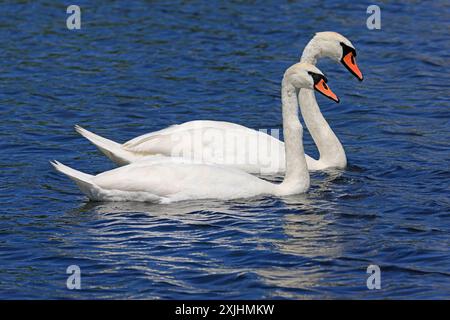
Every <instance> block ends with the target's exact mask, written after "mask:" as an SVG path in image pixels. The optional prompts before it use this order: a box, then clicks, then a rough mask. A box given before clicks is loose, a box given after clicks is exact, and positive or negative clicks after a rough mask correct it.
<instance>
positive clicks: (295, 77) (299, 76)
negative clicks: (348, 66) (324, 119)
mask: <svg viewBox="0 0 450 320" xmlns="http://www.w3.org/2000/svg"><path fill="white" fill-rule="evenodd" d="M284 79H285V80H286V81H288V82H289V83H290V84H291V85H292V86H294V87H295V88H296V89H311V90H315V91H317V92H320V93H321V94H323V95H324V96H326V97H328V98H330V99H331V100H333V101H336V102H339V98H338V97H337V95H336V94H335V93H334V92H333V91H331V89H330V87H328V85H327V82H328V79H327V78H326V77H325V75H324V74H323V73H322V71H320V70H319V69H318V68H317V67H315V66H314V65H312V64H310V63H307V62H299V63H296V64H294V65H293V66H291V67H290V68H288V69H287V70H286V72H285V74H284Z"/></svg>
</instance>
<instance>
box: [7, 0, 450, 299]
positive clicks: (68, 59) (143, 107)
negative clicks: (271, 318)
mask: <svg viewBox="0 0 450 320" xmlns="http://www.w3.org/2000/svg"><path fill="white" fill-rule="evenodd" d="M408 3H409V2H402V4H391V3H385V4H383V6H382V11H383V15H382V16H383V18H382V19H384V20H383V21H385V22H386V23H383V24H382V29H381V30H379V31H369V30H367V28H366V26H365V17H366V9H367V5H366V4H363V3H360V4H356V3H353V4H352V5H344V4H342V3H341V1H333V0H331V1H328V2H327V6H324V5H323V4H322V3H321V2H314V3H313V2H311V3H308V2H290V3H281V2H275V1H274V2H273V3H266V4H265V5H264V6H260V5H257V6H255V5H251V4H249V3H235V2H226V3H225V2H221V3H220V4H218V3H216V2H215V1H212V2H203V3H202V4H198V3H185V2H180V3H175V4H173V5H172V6H171V10H167V5H166V4H164V3H163V2H161V3H158V2H151V3H150V2H144V1H133V2H132V3H130V4H127V8H126V9H125V8H124V7H123V4H121V3H120V2H117V3H114V4H111V5H102V4H98V3H95V4H93V3H89V5H87V4H83V3H80V4H79V5H80V6H81V8H82V12H83V16H84V18H82V19H84V20H83V23H82V29H81V30H79V31H77V32H69V31H68V30H67V29H66V28H65V21H64V19H63V20H61V19H53V18H49V17H60V16H61V14H64V10H63V11H61V6H60V5H58V4H57V3H54V2H52V1H40V2H39V3H35V4H33V5H30V4H29V3H28V2H23V3H19V4H4V5H2V13H4V15H3V18H4V19H3V20H2V24H0V39H2V44H3V46H2V50H0V58H1V61H2V66H1V73H0V75H1V76H0V77H1V79H0V82H1V86H0V87H1V90H0V115H1V117H0V127H1V128H2V130H1V132H0V136H1V137H2V139H0V148H1V150H2V152H1V153H0V167H1V170H2V174H1V175H0V190H1V192H0V199H1V202H2V210H1V211H0V298H150V299H156V298H168V299H176V298H178V299H182V298H184V299H189V298H194V299H198V298H204V299H211V298H226V299H232V298H240V299H259V298H367V299H385V298H416V299H417V298H448V297H449V296H450V293H449V286H448V283H449V279H450V272H449V270H450V252H449V250H448V248H449V247H450V238H449V234H450V221H449V218H450V216H449V214H448V213H449V212H450V202H449V199H448V180H449V179H450V172H449V170H448V168H449V158H448V152H449V148H450V145H449V141H450V139H449V134H448V132H449V131H448V127H449V120H448V119H450V113H449V109H448V102H449V98H448V97H449V94H448V93H449V89H448V85H447V83H448V82H449V80H450V79H449V74H448V72H447V73H446V72H443V70H447V69H448V67H449V62H448V61H449V59H448V51H449V41H448V34H446V33H445V32H442V26H443V25H445V24H446V23H447V20H446V17H445V15H443V13H442V12H443V8H444V7H445V6H446V3H444V2H443V1H433V2H424V3H418V2H414V3H412V2H411V3H410V4H408ZM63 9H64V8H63ZM83 10H84V11H83ZM17 12H20V13H21V14H20V15H18V14H17ZM30 17H33V19H31V18H30ZM323 17H327V19H323ZM412 17H414V19H412ZM83 26H84V27H83ZM324 30H335V31H339V32H341V33H343V34H345V35H347V36H348V37H349V38H350V39H351V40H352V42H353V43H354V44H355V45H356V47H357V49H358V64H359V65H360V68H361V70H362V71H363V73H364V75H365V80H364V81H363V82H361V83H359V82H358V81H356V80H355V79H354V78H353V77H352V76H351V75H350V74H348V73H346V71H345V69H344V68H343V67H342V66H339V65H337V64H335V63H332V62H330V61H321V62H320V63H319V67H320V68H321V69H322V70H323V71H324V72H325V73H326V74H327V76H328V78H329V79H330V83H331V82H332V85H333V88H335V90H336V92H337V93H338V94H339V95H340V97H341V98H342V99H341V103H340V104H339V105H335V104H333V103H332V102H329V101H327V100H326V99H325V98H323V97H320V96H318V97H317V99H318V102H319V104H320V106H321V109H322V110H323V113H324V115H325V117H326V118H327V119H328V120H329V122H330V125H331V127H332V128H333V130H334V131H335V132H336V134H337V135H338V137H339V139H340V140H341V141H342V143H343V145H344V146H345V149H346V152H347V157H348V161H349V166H348V168H347V169H346V170H338V171H334V170H331V171H328V172H322V173H318V172H316V173H313V174H312V186H311V190H310V191H309V192H308V193H307V194H305V195H296V196H290V197H284V198H276V197H258V198H254V199H242V200H236V201H210V200H208V201H191V202H181V203H173V204H168V205H154V204H153V205H151V204H145V203H87V202H86V198H85V197H84V196H82V195H81V194H80V193H79V191H78V189H76V187H75V186H74V185H73V183H72V182H71V181H68V180H67V179H66V178H65V177H63V176H61V175H59V174H57V173H55V172H54V170H53V169H52V168H51V166H50V165H49V163H48V161H49V160H52V159H58V160H59V161H62V162H64V163H67V164H69V165H73V166H74V167H76V168H78V169H80V170H82V171H86V172H89V173H98V172H102V171H105V170H109V169H111V168H113V165H112V164H111V163H110V162H109V161H108V160H107V159H105V157H103V156H102V155H100V154H99V152H98V151H97V150H96V149H95V147H93V146H92V145H91V144H89V142H87V141H86V140H85V139H82V138H81V137H79V136H78V135H77V134H76V133H75V132H74V131H73V129H72V128H73V126H74V125H75V124H80V125H82V126H84V127H86V128H87V129H91V130H93V131H94V132H96V133H98V134H100V135H102V136H105V137H108V138H111V139H113V140H116V141H126V140H128V139H130V138H132V137H135V136H138V135H140V134H143V133H147V132H150V131H155V130H158V129H161V128H164V127H167V126H168V125H172V124H175V123H182V122H185V121H189V120H194V119H211V120H224V121H232V122H236V123H239V124H243V125H246V126H249V127H252V128H257V129H259V128H271V129H272V128H275V129H276V128H280V127H281V112H280V97H279V95H280V81H281V76H282V74H283V71H284V70H285V69H286V68H287V67H288V66H289V65H291V64H292V63H293V62H295V61H297V60H298V58H299V56H300V52H301V50H302V48H303V46H304V45H305V44H306V43H307V42H308V41H309V39H310V37H311V36H312V35H313V34H314V32H316V31H324ZM436 79H439V81H436ZM304 140H305V148H306V150H307V153H308V154H310V155H316V154H317V150H316V149H315V148H314V145H313V144H312V141H311V139H310V137H309V136H308V135H307V134H306V136H305V139H304ZM281 179H282V177H271V178H270V180H272V181H274V182H279V181H281ZM71 264H76V265H79V266H80V268H81V272H82V290H80V291H69V290H67V289H66V286H65V283H66V277H67V275H66V268H67V266H69V265H71ZM369 264H377V265H379V266H380V268H381V272H382V284H381V285H382V289H381V290H379V291H371V290H368V289H367V287H366V279H367V278H366V277H367V274H366V268H367V266H368V265H369Z"/></svg>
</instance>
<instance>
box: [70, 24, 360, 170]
mask: <svg viewBox="0 0 450 320" xmlns="http://www.w3.org/2000/svg"><path fill="white" fill-rule="evenodd" d="M321 57H328V58H331V59H333V60H334V61H337V62H340V63H342V64H343V65H344V66H345V67H346V68H347V69H348V70H349V71H350V72H351V73H352V74H353V75H355V76H356V77H357V78H358V79H359V80H362V79H363V76H362V73H361V71H360V70H359V68H358V66H357V64H356V61H355V57H356V50H355V47H354V46H353V44H352V43H351V42H350V41H349V40H348V39H347V38H345V37H344V36H343V35H341V34H339V33H336V32H319V33H316V34H315V36H314V37H313V38H312V39H311V40H310V41H309V43H308V44H307V45H306V47H305V49H304V51H303V54H302V56H301V62H308V63H310V64H313V65H315V64H316V62H317V60H318V59H320V58H321ZM299 95H300V97H299V98H300V100H303V102H302V103H301V104H300V105H303V106H304V108H302V109H301V113H302V117H303V118H304V121H305V124H306V127H307V128H308V130H309V131H310V133H311V136H312V138H313V140H314V142H315V144H316V146H317V148H318V150H319V154H320V157H319V159H318V160H316V159H313V158H311V157H310V156H308V155H306V162H307V165H308V169H309V170H324V169H328V168H345V167H346V165H347V158H346V155H345V151H344V148H343V147H342V144H341V143H340V141H339V139H338V138H337V137H336V135H335V134H334V132H333V130H331V128H330V126H329V125H328V123H327V121H326V120H325V118H324V117H323V115H322V113H321V112H320V109H319V106H318V105H317V102H316V99H315V96H314V92H313V91H312V90H300V93H299ZM306 106H308V107H306ZM75 129H76V131H77V132H78V133H79V134H81V135H82V136H84V137H85V138H87V139H88V140H89V141H91V142H92V143H93V144H94V145H96V146H97V148H98V149H99V150H100V151H102V152H103V153H104V154H105V155H106V156H107V157H108V158H110V159H111V160H112V161H113V162H115V163H116V164H117V165H126V164H129V163H132V162H136V161H140V160H143V159H146V161H150V162H152V163H160V162H164V161H167V159H166V158H165V157H161V156H169V157H175V156H178V157H183V160H182V161H184V162H191V161H192V160H193V159H194V160H197V162H198V161H201V162H205V163H216V164H221V165H229V166H232V167H236V168H239V169H241V170H244V171H246V172H249V173H258V174H274V173H282V172H284V171H285V160H284V143H283V142H282V141H280V140H278V139H277V138H276V137H272V136H270V135H268V134H266V133H265V132H262V131H257V130H254V129H250V128H247V127H245V126H242V125H238V124H235V123H231V122H223V121H209V120H195V121H189V122H186V123H183V124H180V125H173V126H170V127H168V128H165V129H162V130H159V131H156V132H151V133H148V134H145V135H142V136H139V137H136V138H134V139H132V140H130V141H128V142H126V143H124V144H120V143H117V142H114V141H112V140H109V139H106V138H103V137H101V136H99V135H97V134H94V133H92V132H90V131H88V130H86V129H84V128H82V127H80V126H75ZM155 156H157V157H155Z"/></svg>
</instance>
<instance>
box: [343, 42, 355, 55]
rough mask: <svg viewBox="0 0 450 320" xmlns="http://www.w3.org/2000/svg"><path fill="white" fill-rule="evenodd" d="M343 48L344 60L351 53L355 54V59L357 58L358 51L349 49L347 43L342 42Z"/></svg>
mask: <svg viewBox="0 0 450 320" xmlns="http://www.w3.org/2000/svg"><path fill="white" fill-rule="evenodd" d="M341 47H342V59H344V57H345V56H346V55H347V54H348V53H349V52H351V53H353V57H356V50H355V49H354V48H352V47H349V46H348V45H346V44H345V43H343V42H341Z"/></svg>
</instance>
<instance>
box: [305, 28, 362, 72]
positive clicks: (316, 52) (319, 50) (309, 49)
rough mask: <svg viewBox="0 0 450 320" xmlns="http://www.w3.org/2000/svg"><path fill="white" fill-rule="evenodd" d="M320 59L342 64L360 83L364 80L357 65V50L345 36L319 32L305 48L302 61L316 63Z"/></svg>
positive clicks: (330, 32)
mask: <svg viewBox="0 0 450 320" xmlns="http://www.w3.org/2000/svg"><path fill="white" fill-rule="evenodd" d="M319 57H328V58H331V59H332V60H334V61H336V62H339V63H342V64H343V65H344V66H345V67H346V68H347V70H348V71H350V72H351V73H352V74H353V75H354V76H355V77H357V78H358V79H359V80H360V81H362V80H363V75H362V72H361V70H359V67H358V65H357V64H356V49H355V47H354V46H353V44H352V43H351V42H350V40H348V39H347V38H346V37H344V36H343V35H341V34H339V33H337V32H332V31H325V32H318V33H316V34H315V36H314V37H313V38H312V39H311V41H310V42H309V43H308V45H307V46H306V47H305V50H304V51H303V55H302V61H306V62H310V63H315V62H316V59H318V58H319Z"/></svg>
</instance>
